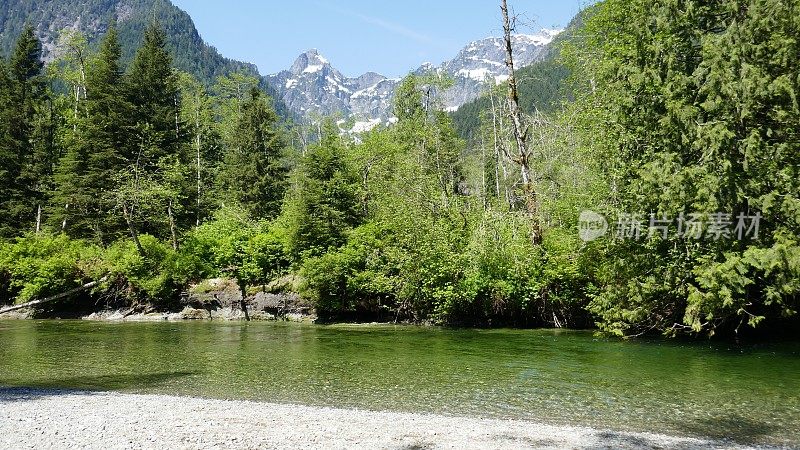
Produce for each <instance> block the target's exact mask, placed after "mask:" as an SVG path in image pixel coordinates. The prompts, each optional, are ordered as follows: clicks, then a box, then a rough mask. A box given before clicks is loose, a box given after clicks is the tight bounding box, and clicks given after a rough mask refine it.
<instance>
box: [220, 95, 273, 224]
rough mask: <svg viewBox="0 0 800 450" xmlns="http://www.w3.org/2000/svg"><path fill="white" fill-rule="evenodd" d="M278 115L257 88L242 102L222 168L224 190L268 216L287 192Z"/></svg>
mask: <svg viewBox="0 0 800 450" xmlns="http://www.w3.org/2000/svg"><path fill="white" fill-rule="evenodd" d="M278 121H279V119H278V115H277V114H276V113H275V111H274V110H273V109H272V107H271V105H270V104H269V103H268V101H267V100H266V99H265V98H264V95H263V94H262V93H261V91H259V90H258V89H257V88H252V89H251V90H250V98H249V99H248V100H247V101H246V102H245V103H244V104H243V105H242V114H241V117H240V118H239V123H238V125H237V127H236V136H237V143H236V145H235V146H233V147H230V148H228V151H227V152H226V154H225V157H224V160H223V167H222V169H221V174H220V176H221V180H220V181H221V183H220V184H221V188H222V190H223V192H226V193H227V194H228V195H230V196H232V197H233V199H234V200H235V201H236V202H238V203H240V204H241V205H242V206H244V207H245V208H246V209H247V210H248V211H249V212H250V214H252V216H253V217H256V218H271V217H274V216H276V215H277V214H278V212H279V211H280V206H281V202H282V201H283V196H284V193H285V192H286V173H287V170H286V168H285V167H284V165H283V160H282V157H283V152H284V149H285V147H286V144H285V140H284V137H283V134H282V132H281V130H280V128H279V123H278Z"/></svg>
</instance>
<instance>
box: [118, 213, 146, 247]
mask: <svg viewBox="0 0 800 450" xmlns="http://www.w3.org/2000/svg"><path fill="white" fill-rule="evenodd" d="M122 215H123V216H124V217H125V223H127V224H128V231H130V233H131V239H133V243H134V244H136V250H137V251H138V252H139V255H140V256H141V257H142V258H144V256H145V253H144V248H143V247H142V243H141V242H139V233H137V232H136V228H134V226H133V222H132V221H131V215H130V214H129V213H128V204H127V203H126V202H122Z"/></svg>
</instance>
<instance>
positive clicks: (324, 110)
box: [267, 49, 398, 119]
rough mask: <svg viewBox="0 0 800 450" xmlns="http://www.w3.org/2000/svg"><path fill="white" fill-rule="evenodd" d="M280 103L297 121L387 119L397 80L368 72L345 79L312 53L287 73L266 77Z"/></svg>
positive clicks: (301, 57)
mask: <svg viewBox="0 0 800 450" xmlns="http://www.w3.org/2000/svg"><path fill="white" fill-rule="evenodd" d="M267 81H268V83H269V84H270V85H272V86H274V87H275V89H276V90H277V91H278V94H279V96H280V98H281V100H282V101H283V102H284V103H285V104H286V106H287V107H288V108H289V110H290V111H292V113H293V114H295V115H296V116H299V117H303V116H307V115H309V114H319V115H323V116H328V115H333V114H337V113H340V114H342V115H344V116H347V117H349V116H352V115H354V116H359V117H369V118H381V119H388V111H389V109H390V106H391V97H392V95H393V93H394V86H395V84H396V83H397V81H398V80H392V79H387V78H386V77H384V76H383V75H380V74H377V73H374V72H368V73H365V74H364V75H361V76H360V77H358V78H347V77H346V76H344V75H342V73H341V72H339V71H338V70H336V69H335V68H334V67H333V66H332V65H331V64H330V62H328V60H327V59H325V58H324V57H323V56H322V55H320V54H319V52H318V51H317V50H316V49H312V50H309V51H307V52H305V53H303V54H301V55H300V56H299V57H298V58H297V60H296V61H295V62H294V64H293V65H292V67H291V69H289V70H284V71H282V72H279V73H277V74H275V75H270V76H268V77H267Z"/></svg>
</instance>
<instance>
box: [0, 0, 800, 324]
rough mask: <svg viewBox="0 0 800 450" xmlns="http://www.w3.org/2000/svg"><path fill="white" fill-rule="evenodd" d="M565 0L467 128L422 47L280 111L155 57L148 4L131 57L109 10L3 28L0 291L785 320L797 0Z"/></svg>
mask: <svg viewBox="0 0 800 450" xmlns="http://www.w3.org/2000/svg"><path fill="white" fill-rule="evenodd" d="M581 21H582V24H581V26H579V27H577V28H576V29H577V30H579V32H575V33H574V34H573V35H572V37H571V38H570V39H566V40H565V41H564V42H563V43H562V44H561V46H560V47H559V51H558V57H557V58H558V59H557V60H556V59H554V60H551V61H548V62H547V63H545V64H543V65H541V66H538V67H534V68H531V69H529V70H521V71H516V72H514V74H515V75H516V76H515V77H511V78H510V79H509V81H508V83H509V84H504V85H502V86H500V87H499V88H498V89H495V90H492V91H491V93H490V95H489V97H487V99H484V100H482V102H483V103H482V105H483V106H479V105H478V106H475V110H476V112H477V111H479V112H478V113H477V114H476V115H474V116H473V118H472V119H470V120H471V121H472V122H469V121H468V120H466V119H463V120H462V119H458V116H457V119H456V120H458V121H459V123H462V124H464V125H463V126H462V130H463V134H464V135H465V136H467V137H469V138H470V139H469V142H467V141H465V140H464V139H462V138H461V137H459V133H457V131H456V127H455V125H454V119H453V118H452V117H451V116H450V115H449V114H448V113H447V112H446V111H445V108H444V107H443V102H442V98H440V97H437V92H441V90H442V89H443V87H445V86H444V85H445V84H446V83H447V80H446V79H442V78H441V77H437V76H433V75H431V74H422V75H414V74H412V75H409V76H407V77H406V78H405V79H403V80H402V82H401V83H400V84H399V86H398V88H397V91H396V93H395V100H394V102H395V103H394V112H395V115H396V116H397V122H396V123H393V124H391V125H389V126H387V127H381V128H378V129H375V130H373V131H370V132H367V133H363V134H361V135H358V136H350V135H346V134H342V133H341V132H340V131H341V130H340V129H339V127H338V126H337V125H336V123H335V122H334V120H335V119H333V118H331V119H329V120H322V121H320V122H319V123H316V124H314V126H310V127H309V126H303V127H300V126H296V127H295V126H288V125H287V124H285V123H283V122H282V121H281V119H280V118H279V116H278V115H277V114H276V112H275V110H274V108H273V106H272V104H271V102H270V101H269V99H268V97H267V96H266V95H265V93H264V92H263V91H262V90H260V89H258V84H259V83H258V81H259V80H258V79H256V78H253V77H251V76H250V75H251V74H248V73H234V74H232V75H227V76H223V77H218V78H216V80H214V82H213V83H212V85H211V87H210V89H207V87H206V85H205V83H204V82H203V81H201V80H199V79H198V78H197V77H196V76H192V75H191V74H188V73H185V72H176V71H174V70H173V68H174V66H175V65H176V64H177V63H176V61H177V60H174V59H173V56H172V53H173V52H172V51H171V47H170V46H169V45H168V42H167V34H166V33H165V32H164V30H163V25H160V24H159V22H157V21H151V22H149V23H148V25H147V29H146V31H145V32H144V34H143V39H142V40H141V42H139V44H138V45H137V50H136V53H135V56H134V57H133V59H132V61H131V63H130V64H129V65H128V67H127V68H124V67H125V64H124V63H123V61H124V58H123V51H122V46H121V33H118V32H116V31H115V30H114V29H113V28H112V29H111V30H110V31H108V32H106V33H105V34H104V36H103V37H102V39H101V44H100V45H99V46H98V48H97V49H96V50H86V52H87V54H88V55H90V56H89V57H88V58H87V61H88V63H87V64H86V65H85V66H82V65H81V63H80V59H79V58H74V57H69V55H67V57H66V58H65V59H64V60H63V62H62V63H61V64H59V65H55V66H51V67H57V68H58V70H55V69H53V70H49V71H45V69H44V67H43V65H42V64H41V62H40V58H39V57H40V44H39V41H38V40H37V39H36V36H35V33H34V32H33V30H32V29H26V30H24V31H23V32H22V33H21V35H20V36H18V37H17V38H16V44H15V47H14V49H13V51H12V52H11V56H10V58H9V59H8V60H6V61H3V62H2V64H0V67H1V69H0V117H1V118H2V120H0V126H1V127H2V128H0V143H2V145H0V151H1V152H2V153H0V202H2V203H0V208H2V211H3V215H2V216H0V234H2V236H3V239H4V240H3V241H2V244H0V295H2V298H0V302H3V303H12V302H23V301H26V300H30V299H33V298H40V297H46V296H48V295H51V294H56V293H59V292H63V291H65V290H68V289H71V288H76V287H80V286H81V285H83V284H84V283H87V282H90V281H98V286H97V287H96V288H95V289H94V290H93V291H91V292H90V293H88V294H86V295H85V296H84V297H83V298H81V299H78V300H75V301H83V302H86V303H87V304H97V303H98V301H100V299H103V300H105V301H106V303H108V302H117V303H122V304H125V305H142V304H147V305H150V306H153V307H158V308H166V309H168V308H174V307H176V305H177V304H178V301H179V299H180V295H181V292H182V291H184V290H186V288H187V286H189V285H190V284H194V283H200V282H202V281H203V280H205V279H209V278H217V277H226V278H230V279H233V280H236V282H237V285H238V286H239V287H240V289H241V290H242V292H243V293H244V294H247V293H248V292H253V291H254V290H255V291H259V292H264V291H267V290H270V291H272V292H284V293H285V292H289V291H291V293H292V294H297V295H300V296H302V297H303V298H305V299H308V301H310V302H312V303H313V305H314V307H315V308H316V312H317V314H318V315H319V316H320V317H321V318H323V319H331V320H342V319H348V320H384V321H409V322H417V323H438V324H447V325H478V326H500V325H512V326H548V327H592V326H594V327H597V328H599V329H600V330H602V331H604V332H607V333H610V334H615V335H621V336H638V335H643V334H647V333H664V334H672V335H674V334H683V333H685V334H695V335H713V334H723V335H727V336H730V335H734V334H737V333H744V332H747V331H750V330H754V329H756V330H758V329H762V330H763V329H766V330H783V331H786V332H789V333H796V330H798V329H799V328H798V327H797V324H798V319H797V314H796V313H797V310H798V307H800V302H799V301H798V294H799V293H800V242H798V239H799V236H800V194H799V193H800V181H798V180H800V176H798V175H799V174H798V168H800V159H799V158H800V136H798V130H800V106H798V101H797V99H798V98H799V97H800V77H798V73H800V42H799V41H798V36H800V33H798V30H800V14H798V5H797V1H796V0H793V1H789V2H787V1H784V0H747V1H743V0H723V1H720V2H717V3H715V4H713V5H709V4H707V3H706V2H698V1H694V0H680V1H674V2H667V3H664V2H657V3H656V2H651V1H647V0H605V1H603V2H600V3H598V4H596V5H595V6H593V7H591V8H589V9H588V10H587V11H585V12H584V15H583V16H581ZM511 28H512V27H511V26H510V24H509V23H507V24H506V29H505V32H506V33H505V34H506V39H507V41H508V42H510V41H511V37H510V36H511V33H512V31H513V30H512V29H511ZM73 55H74V53H73ZM528 77H531V78H528ZM531 79H535V80H538V82H537V83H532V84H529V85H528V87H526V86H525V85H526V84H527V83H526V80H531ZM54 83H55V84H58V83H61V84H65V85H67V86H70V93H69V94H64V93H62V92H59V91H54V90H53V89H52V88H51V86H53V85H54ZM517 84H519V85H521V86H520V88H519V92H518V91H517V89H515V87H516V85H517ZM562 88H564V89H567V90H562ZM526 92H528V94H526ZM520 93H521V95H522V100H520V99H519V97H520ZM565 93H567V94H565ZM559 99H561V100H562V101H559ZM487 100H488V102H489V103H488V108H489V109H486V107H487V103H486V102H487ZM526 102H528V103H526ZM531 103H532V104H534V105H535V106H536V108H533V107H531V106H530V104H531ZM526 105H527V106H526Z"/></svg>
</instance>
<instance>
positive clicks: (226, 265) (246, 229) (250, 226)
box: [181, 208, 288, 290]
mask: <svg viewBox="0 0 800 450" xmlns="http://www.w3.org/2000/svg"><path fill="white" fill-rule="evenodd" d="M285 240H286V238H285V231H284V230H283V229H282V228H281V227H280V226H279V225H278V224H276V223H269V222H255V221H253V220H252V219H250V218H249V217H248V216H247V213H246V212H244V211H241V210H235V209H231V208H225V209H222V210H220V211H219V212H218V213H217V214H216V215H215V217H214V220H212V221H210V222H207V223H204V224H202V225H200V226H199V227H197V228H195V229H194V230H193V231H192V232H191V233H190V234H189V235H188V236H187V237H186V240H185V243H184V245H183V246H182V248H181V254H182V255H183V257H184V258H185V259H187V260H194V261H196V262H197V264H198V265H199V266H200V267H201V270H200V275H201V276H202V277H221V276H231V277H233V278H236V280H237V281H239V286H240V287H241V288H242V289H243V290H245V289H246V287H247V286H253V285H258V284H266V283H268V282H270V281H272V280H273V279H275V278H278V277H280V276H281V275H283V274H284V273H285V271H286V269H287V268H288V257H287V255H286V252H285V250H284V248H285V245H286V244H285Z"/></svg>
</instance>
